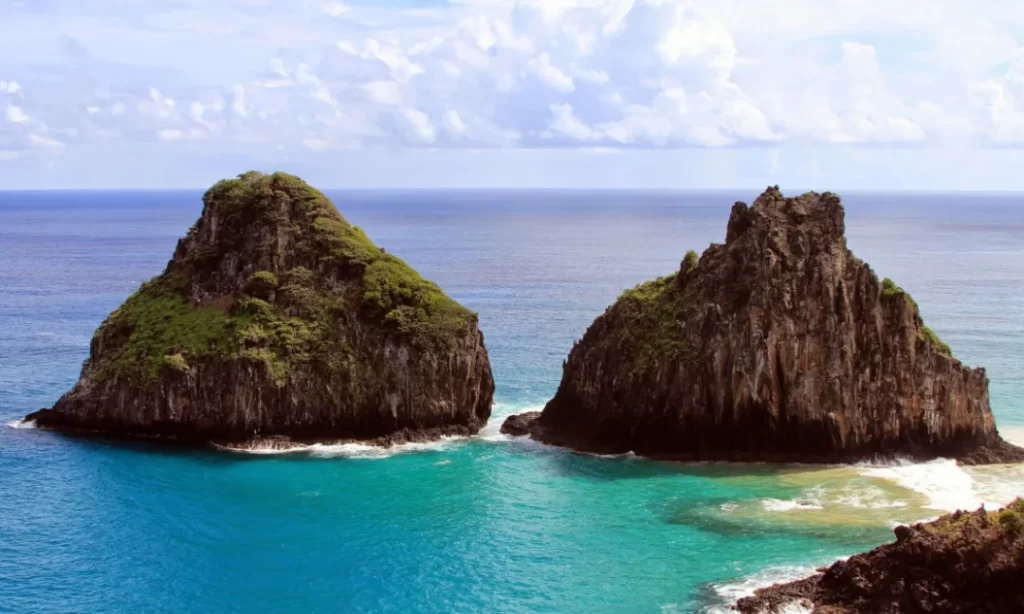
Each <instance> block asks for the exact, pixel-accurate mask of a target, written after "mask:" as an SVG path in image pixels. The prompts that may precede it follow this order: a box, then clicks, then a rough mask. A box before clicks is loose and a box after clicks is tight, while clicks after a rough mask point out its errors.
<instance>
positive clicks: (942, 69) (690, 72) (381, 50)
mask: <svg viewBox="0 0 1024 614" xmlns="http://www.w3.org/2000/svg"><path fill="white" fill-rule="evenodd" d="M183 6H184V8H181V9H180V10H178V11H176V12H175V16H174V18H173V19H172V18H171V17H170V16H169V15H166V14H164V13H163V12H159V11H149V10H146V9H140V11H141V12H142V13H144V14H145V15H146V16H147V19H148V20H149V21H150V22H151V23H152V24H159V25H160V27H161V28H166V30H161V29H153V30H152V31H151V32H150V31H149V30H147V32H148V34H147V36H150V37H152V40H150V39H148V38H147V39H146V40H145V41H141V42H140V40H139V38H138V36H137V34H138V33H137V32H129V33H121V32H118V31H114V30H104V31H103V32H104V35H105V36H109V37H111V45H114V44H117V45H120V46H121V47H125V46H127V45H128V44H129V43H130V44H133V45H135V44H137V45H139V46H140V47H139V49H140V53H139V62H150V63H151V64H152V66H149V67H147V68H151V70H146V71H145V72H143V73H142V74H144V75H145V77H142V78H145V79H146V81H144V82H142V83H141V84H140V83H139V78H140V77H139V73H138V72H132V70H129V69H126V68H124V67H111V66H109V65H106V64H103V63H100V62H97V61H94V60H92V59H90V58H91V54H89V53H87V52H86V53H81V54H78V55H77V56H76V58H75V60H74V61H75V64H74V66H73V67H69V68H67V69H66V70H67V75H66V82H67V83H66V84H65V85H66V87H64V88H56V87H53V84H52V83H51V82H50V81H52V80H53V78H52V77H50V76H48V77H46V79H44V78H42V77H33V76H32V74H33V73H32V72H31V71H26V70H20V71H17V72H15V73H13V74H15V75H17V77H18V79H19V81H18V82H15V81H12V80H6V81H0V112H2V113H3V115H2V116H0V119H5V120H6V121H5V122H0V126H2V128H0V148H2V149H3V150H5V151H8V150H9V151H20V149H21V148H29V147H30V146H31V142H30V141H31V139H30V136H29V135H31V134H36V135H41V136H46V135H49V136H48V137H47V138H54V139H59V140H60V141H62V142H66V143H67V147H69V148H73V147H76V146H78V145H79V144H87V143H89V142H93V141H96V142H98V141H103V142H107V141H114V140H120V141H124V142H129V143H130V142H133V141H140V142H145V141H150V142H151V141H153V140H154V138H156V139H158V140H192V139H198V138H203V139H207V141H208V145H209V147H210V148H211V149H213V148H218V147H219V148H221V149H223V150H233V148H234V147H236V146H239V144H242V145H243V146H244V148H245V149H246V151H247V152H248V151H270V150H271V148H277V147H282V148H284V150H285V151H292V150H294V151H299V152H308V151H323V150H324V149H330V150H332V151H334V150H340V149H342V148H353V147H360V146H367V147H373V146H381V145H382V146H388V147H392V146H393V147H409V148H444V147H453V148H463V147H482V148H490V147H495V148H496V147H535V148H552V147H566V148H578V147H590V148H599V149H606V148H652V147H653V148H659V147H664V148H676V147H694V146H703V147H716V148H717V147H730V146H745V145H749V144H751V143H758V144H766V143H767V144H771V146H772V147H776V146H781V145H783V144H785V143H794V144H798V145H799V146H802V147H803V146H806V147H809V146H815V147H817V146H821V147H829V146H832V145H844V146H848V145H867V144H872V145H876V144H893V143H895V144H901V145H906V144H911V145H914V146H920V147H933V146H942V147H950V146H953V145H956V146H959V145H961V144H965V145H972V146H976V145H979V144H980V145H982V146H987V145H1000V146H1005V145H1008V144H1011V145H1017V144H1022V145H1024V69H1022V66H1024V46H1022V45H1021V44H1019V42H1018V41H1019V40H1020V36H1019V32H1022V31H1024V10H1020V8H1019V7H1018V5H1017V4H1015V3H1012V2H1010V1H1009V0H992V4H986V7H987V8H986V11H987V12H986V15H987V17H986V16H983V17H978V16H977V11H976V10H975V9H974V8H972V5H971V4H970V3H969V2H968V0H939V1H937V2H927V1H926V0H907V1H906V2H898V3H894V2H891V0H889V1H883V0H863V1H862V2H849V1H848V0H787V2H786V3H785V4H784V7H783V6H780V5H771V6H768V5H762V4H756V3H750V2H746V1H745V0H714V1H713V0H687V1H685V2H684V1H682V0H678V1H677V0H520V1H518V2H517V1H513V0H459V1H458V2H453V3H450V4H444V5H440V6H432V7H428V8H424V7H412V8H403V7H397V6H390V5H389V6H388V7H380V6H369V5H358V6H356V7H350V6H348V5H347V4H345V3H344V2H326V3H324V2H319V1H318V2H314V3H293V4H289V5H288V6H287V8H285V7H284V5H280V4H279V3H267V4H266V5H265V6H262V7H261V8H260V10H259V11H252V10H242V9H238V8H237V6H234V5H230V3H228V4H225V3H208V4H202V5H200V4H195V5H183ZM68 10H69V11H71V12H74V11H76V10H77V11H78V12H79V13H80V14H82V15H84V13H81V11H80V10H79V9H73V8H72V9H68ZM780 13H783V14H785V15H786V19H779V18H778V15H779V14H780ZM972 16H973V17H972ZM329 17H342V18H341V19H330V18H329ZM24 19H31V17H24ZM226 24H227V25H226ZM232 24H233V25H232ZM42 25H45V24H43V23H42V22H40V23H39V27H42ZM257 33H258V34H257ZM15 34H18V32H15ZM20 40H22V39H19V41H20ZM83 40H84V38H83ZM16 43H18V41H14V42H11V43H5V42H4V41H0V52H4V51H5V50H8V51H9V50H10V49H11V48H14V47H13V45H15V44H16ZM4 45H10V46H8V47H5V46H4ZM172 47H173V48H175V49H178V50H179V52H180V56H181V57H178V56H171V55H168V54H166V49H169V48H172ZM97 55H98V54H97ZM40 58H42V56H40ZM153 58H161V59H162V60H161V62H157V61H156V60H155V59H153ZM30 59H31V58H30ZM39 61H40V62H43V59H39ZM24 63H25V65H26V66H27V65H28V64H29V63H30V62H28V60H26V61H25V62H24ZM44 63H45V62H44ZM161 63H166V64H167V69H166V70H163V69H161V68H160V67H159V66H157V64H161ZM16 66H17V64H16ZM47 74H58V75H59V74H60V72H59V69H58V68H54V69H53V72H52V73H47ZM99 84H102V85H99ZM37 85H38V86H39V87H36V86H37ZM57 91H61V92H62V94H61V95H58V94H57V93H56V92H57ZM30 94H31V95H30ZM154 135H155V137H154ZM327 144H329V147H328V145H327ZM274 151H277V150H276V149H274ZM275 155H276V154H275Z"/></svg>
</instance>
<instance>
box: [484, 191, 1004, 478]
mask: <svg viewBox="0 0 1024 614" xmlns="http://www.w3.org/2000/svg"><path fill="white" fill-rule="evenodd" d="M844 223H845V222H844V212H843V207H842V205H841V204H840V201H839V198H838V197H837V196H835V195H834V194H831V193H825V194H817V193H813V192H812V193H808V194H804V195H803V196H800V197H799V198H784V197H783V196H782V194H781V193H780V192H779V190H778V188H777V187H775V188H769V189H768V190H767V191H766V192H765V193H764V194H763V195H761V196H760V197H759V198H758V199H757V200H756V201H755V202H754V204H753V206H751V207H748V206H747V205H745V204H743V203H737V204H736V205H735V206H734V207H733V209H732V214H731V216H730V219H729V224H728V229H727V232H726V239H725V244H724V245H721V244H715V245H711V246H710V247H709V248H708V249H707V250H705V252H704V253H703V255H701V256H699V257H698V255H697V254H696V253H695V252H690V253H688V254H687V255H686V257H685V259H684V260H683V262H682V264H681V266H680V269H679V270H678V271H677V272H676V273H674V274H672V275H669V276H668V277H663V278H661V279H657V280H655V281H652V282H648V283H645V284H641V285H640V286H637V287H636V288H633V289H632V290H628V291H626V292H625V293H623V295H622V296H621V297H620V298H619V300H618V301H616V303H615V304H614V305H612V306H611V307H609V308H608V310H607V311H606V312H605V313H604V314H603V315H601V316H600V317H598V318H597V320H595V321H594V323H593V324H592V325H591V327H590V328H589V329H588V330H587V332H586V334H585V335H584V336H583V339H582V340H580V341H579V342H577V343H576V344H575V345H574V347H573V349H572V351H571V353H570V354H569V358H568V360H567V361H566V363H565V366H564V372H563V376H562V381H561V384H560V385H559V388H558V392H557V393H556V395H555V397H554V398H553V399H552V400H551V401H550V402H549V403H548V404H547V406H546V407H545V408H544V411H543V412H542V413H541V414H540V415H523V416H516V417H513V418H512V419H510V420H509V421H508V422H506V424H505V425H504V430H505V432H508V433H513V434H530V435H532V436H533V437H534V438H536V439H539V440H541V441H545V442H548V443H552V444H556V445H564V446H568V447H572V448H576V449H580V450H587V451H596V452H609V453H616V452H625V451H629V450H632V451H635V452H636V453H638V454H643V455H648V456H658V457H671V458H678V459H683V460H733V461H803V462H839V461H851V460H858V459H863V458H870V457H875V456H894V455H901V456H908V457H916V458H929V457H935V456H953V457H957V458H961V459H963V460H965V461H968V462H999V461H1010V460H1024V450H1021V449H1019V448H1015V447H1013V446H1010V445H1009V444H1006V443H1004V442H1003V441H1002V440H1001V439H1000V438H999V435H998V434H997V432H996V427H995V422H994V420H993V417H992V413H991V411H990V409H989V398H988V379H987V377H986V375H985V371H984V370H983V369H970V368H968V367H965V366H963V365H962V364H961V363H960V361H958V360H957V359H955V358H954V357H953V356H952V355H951V354H950V349H949V347H948V346H947V345H945V344H944V343H942V342H941V341H940V340H939V338H938V337H937V336H936V335H935V333H934V332H932V331H931V330H930V329H929V328H927V327H926V326H924V324H923V322H922V321H921V316H920V314H919V313H918V308H917V305H916V303H914V301H913V300H912V299H911V298H910V295H909V294H907V293H906V292H904V291H903V290H902V289H900V288H899V287H898V286H897V285H896V284H895V283H893V282H892V281H889V280H885V281H881V282H880V281H879V279H878V278H877V277H876V276H875V274H874V272H872V270H871V269H870V267H868V265H867V264H865V263H864V262H862V261H860V260H858V259H857V258H856V257H855V256H854V255H853V254H852V253H851V252H850V250H849V249H847V246H846V239H845V237H844Z"/></svg>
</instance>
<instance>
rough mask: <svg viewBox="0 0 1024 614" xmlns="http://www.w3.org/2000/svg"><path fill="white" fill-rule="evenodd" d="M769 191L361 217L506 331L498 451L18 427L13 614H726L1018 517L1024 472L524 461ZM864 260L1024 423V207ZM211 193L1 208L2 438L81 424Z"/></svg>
mask: <svg viewBox="0 0 1024 614" xmlns="http://www.w3.org/2000/svg"><path fill="white" fill-rule="evenodd" d="M755 195H756V194H754V193H745V192H743V193H741V192H737V193H735V194H730V193H649V192H603V193H582V192H454V193H445V192H425V193H421V192H412V193H410V192H397V193H386V192H341V193H332V194H331V196H332V197H333V198H334V199H335V202H336V203H338V204H339V207H340V208H341V209H342V211H343V212H344V213H345V214H346V215H347V217H349V219H351V220H352V221H353V222H354V223H356V224H358V225H360V226H362V227H363V228H365V229H366V230H367V232H368V233H369V234H370V236H371V237H373V238H374V240H375V241H377V242H378V243H379V244H381V245H383V246H386V247H387V248H388V249H389V251H391V252H393V253H397V254H399V255H401V256H402V257H404V258H406V259H407V260H408V261H409V262H410V263H411V264H413V265H414V266H416V267H417V268H418V269H419V270H420V271H421V272H423V273H424V274H425V275H426V276H428V277H431V278H433V279H435V280H437V281H438V282H439V283H440V284H441V285H442V286H443V287H444V288H445V289H446V290H447V291H448V292H449V293H450V294H452V295H453V296H454V297H456V298H457V299H459V300H460V301H462V302H464V303H465V304H467V305H468V306H470V307H471V308H473V309H474V310H476V311H478V312H479V313H480V318H481V323H482V326H483V328H484V332H485V335H486V341H487V345H488V349H489V350H490V352H491V357H492V362H493V364H494V371H495V378H496V380H497V384H498V390H497V406H496V408H495V419H494V420H492V423H491V425H490V426H489V428H488V429H487V430H486V431H485V432H484V433H483V434H482V436H481V437H479V438H475V439H473V440H469V441H445V442H439V443H437V444H430V445H424V446H412V447H408V448H404V449H401V450H392V451H387V452H383V451H380V450H375V449H372V448H366V447H362V446H337V447H316V448H313V449H311V450H310V451H308V452H306V453H303V454H295V455H262V456H259V455H241V454H232V453H220V452H214V451H182V450H178V449H168V448H160V447H154V446H148V445H137V444H136V445H122V444H116V445H115V444H113V443H110V442H105V441H98V440H77V439H69V438H66V437H63V436H60V435H57V434H53V433H47V432H42V431H37V430H29V429H15V428H3V427H2V426H0V611H2V612H7V611H9V612H40V613H50V612H52V613H57V612H62V613H63V612H119V613H120V612H125V613H127V612H132V613H134V612H169V613H172V612H174V613H176V612H247V613H251V612H707V611H715V610H717V609H719V608H721V607H724V606H726V605H727V603H728V602H729V601H730V599H733V598H735V596H737V595H739V594H741V593H743V592H744V591H749V590H750V588H751V587H752V586H754V585H755V584H757V583H759V582H765V581H770V580H772V579H776V578H783V577H787V576H791V575H794V574H799V573H801V572H806V571H808V570H809V569H811V568H812V567H813V566H815V565H820V564H824V563H827V562H830V561H831V560H833V559H835V558H837V557H840V556H845V555H848V554H851V553H854V552H857V551H859V550H863V549H865V548H868V547H871V546H874V545H877V544H878V543H881V542H883V541H885V540H887V539H889V537H890V535H891V532H890V527H891V525H892V523H893V522H896V521H909V520H915V519H920V518H926V517H930V516H934V515H937V514H939V513H941V512H942V511H943V510H945V509H950V508H953V507H957V506H968V505H976V504H979V503H980V502H983V501H984V502H989V503H999V502H1002V501H1005V500H1007V499H1008V498H1009V497H1012V496H1013V495H1014V494H1018V493H1019V491H1021V490H1024V489H1022V487H1021V484H1024V467H1002V468H988V469H972V470H963V469H961V468H958V467H956V466H955V465H954V464H953V463H950V462H946V461H935V462H933V463H926V464H921V465H904V466H892V467H833V468H814V467H770V466H724V465H679V464H668V463H658V462H652V461H646V460H641V459H636V458H633V457H630V456H624V457H616V458H598V457H590V456H581V455H575V454H570V453H566V452H564V451H559V450H554V449H551V448H547V447H544V446H540V445H538V444H534V443H531V442H528V441H521V440H508V439H507V438H504V437H502V436H500V435H498V434H497V425H498V423H499V422H500V418H501V417H502V416H504V415H507V414H509V413H512V412H513V411H518V410H522V409H523V408H528V407H536V406H539V405H542V404H543V403H544V401H545V400H546V399H547V398H548V397H549V396H550V395H551V394H552V393H553V391H554V389H555V387H556V386H557V383H558V378H559V376H560V369H561V361H562V359H563V358H564V357H565V355H566V353H567V352H568V350H569V348H570V347H571V345H572V342H573V340H574V339H576V338H578V337H579V336H580V335H581V334H582V333H583V331H584V330H585V329H586V326H587V325H588V324H589V323H590V321H591V320H592V319H593V318H594V317H595V316H596V315H597V314H599V313H600V312H601V311H602V310H603V309H604V307H605V306H606V305H607V304H608V303H609V302H610V301H612V300H613V299H614V298H615V297H616V296H617V295H618V294H619V293H620V292H621V291H622V289H624V288H626V287H628V286H631V285H634V284H635V283H637V282H639V281H642V280H644V279H648V278H651V277H653V276H655V275H661V274H665V273H668V272H670V271H672V270H673V269H675V268H676V267H677V266H678V261H679V259H680V258H681V256H682V254H683V253H685V251H686V250H687V249H691V248H695V249H698V250H700V249H703V247H705V246H706V245H707V244H708V243H709V242H712V241H721V240H722V238H723V237H724V232H725V223H726V220H727V217H728V210H729V207H730V206H731V203H732V202H733V201H734V200H737V199H741V200H748V201H749V200H750V199H751V198H753V197H754V196H755ZM845 202H846V203H847V211H848V215H847V217H848V235H849V240H850V244H851V247H852V248H853V249H854V250H855V251H856V252H857V254H858V255H859V256H861V257H862V258H865V259H866V260H868V261H869V262H871V263H872V264H873V266H874V268H875V270H876V271H877V272H878V273H879V274H880V275H884V276H889V277H892V278H893V279H895V280H896V281H897V282H898V283H900V284H901V285H902V286H904V287H905V288H907V289H908V290H909V291H910V292H912V293H913V295H914V297H915V298H916V299H917V301H918V302H919V303H920V304H921V308H922V312H923V315H924V317H925V319H926V321H927V322H928V323H929V324H930V325H931V326H932V327H933V328H934V329H935V330H936V331H937V332H938V333H939V334H940V335H941V336H942V337H943V338H944V339H945V340H946V341H948V342H949V343H950V344H951V345H952V346H953V348H954V351H955V352H956V353H957V355H958V356H960V357H962V358H964V359H965V360H967V361H968V362H971V363H974V364H983V365H986V366H987V367H988V369H989V375H990V377H991V378H992V400H993V406H994V410H995V412H996V415H997V418H998V420H999V423H1000V424H1001V425H1003V426H1004V429H1005V430H1007V432H1008V433H1011V434H1013V435H1014V436H1017V435H1018V433H1019V432H1020V431H1019V430H1018V429H1020V428H1021V427H1022V426H1024V257H1022V256H1024V247H1022V246H1024V206H1021V205H1022V203H1021V198H1019V197H1016V196H999V195H918V196H914V197H907V196H893V195H884V194H852V195H849V196H848V197H847V198H846V199H845ZM199 209H200V202H199V194H198V193H193V192H148V193H130V192H120V193H2V192H0V425H2V424H7V423H8V422H12V421H13V420H15V419H16V418H18V417H20V416H21V415H24V414H25V413H27V412H29V411H32V410H34V409H38V408H40V407H43V406H48V405H50V404H52V402H53V401H54V400H56V398H57V397H58V396H59V395H60V394H61V393H62V392H63V391H64V390H66V389H67V388H68V387H70V386H71V385H72V384H73V382H74V380H75V379H76V377H77V374H78V369H79V368H80V365H81V361H82V360H83V358H84V357H85V356H86V354H87V350H88V343H89V339H90V337H91V334H92V331H93V329H94V328H95V327H96V325H97V324H98V323H99V322H100V321H101V320H102V319H103V317H104V316H105V315H106V314H107V313H108V312H109V311H110V310H112V309H113V308H115V307H116V306H117V305H118V304H119V303H120V302H121V301H122V300H123V299H124V298H125V297H126V296H127V295H128V294H129V293H130V292H131V291H132V289H134V288H135V287H137V285H138V284H139V283H140V282H141V281H143V280H145V279H146V278H148V277H150V276H152V275H153V274H156V273H157V272H159V270H161V269H162V267H163V266H164V264H165V263H166V260H167V259H168V258H169V256H170V253H171V251H172V250H173V246H174V243H175V241H176V239H177V237H178V236H179V235H181V234H183V233H184V231H185V230H186V229H187V228H188V226H189V225H190V224H191V222H192V221H193V220H194V219H195V217H196V216H197V215H198V213H199Z"/></svg>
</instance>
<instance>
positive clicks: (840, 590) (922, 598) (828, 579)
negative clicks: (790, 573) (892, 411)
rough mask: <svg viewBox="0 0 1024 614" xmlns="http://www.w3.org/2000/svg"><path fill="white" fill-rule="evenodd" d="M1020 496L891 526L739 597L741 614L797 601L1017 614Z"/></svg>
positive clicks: (844, 613)
mask: <svg viewBox="0 0 1024 614" xmlns="http://www.w3.org/2000/svg"><path fill="white" fill-rule="evenodd" d="M1021 514H1024V501H1022V500H1017V501H1016V502H1015V503H1013V504H1012V505H1010V506H1009V507H1007V508H1005V509H1003V510H1001V511H999V512H986V511H985V509H984V508H982V509H979V510H978V511H975V512H970V513H968V512H956V513H955V514H951V515H948V516H943V517H942V518H940V519H938V520H936V521H935V522H930V523H928V524H917V525H915V526H913V527H905V526H901V527H897V528H896V542H895V543H892V544H887V545H885V546H881V547H879V548H876V549H875V550H872V551H871V552H868V553H867V554H860V555H857V556H854V557H852V558H850V559H849V560H846V561H840V562H838V563H836V564H834V565H832V566H831V567H829V568H828V569H825V570H823V571H822V572H821V573H818V574H816V575H814V576H812V577H810V578H807V579H804V580H798V581H796V582H791V583H789V584H780V585H776V586H771V587H768V588H765V589H762V590H759V591H757V593H756V594H755V595H754V596H753V597H747V598H744V599H741V600H740V602H739V603H738V604H737V605H736V609H737V610H739V611H740V612H743V613H744V614H774V613H780V612H786V611H792V610H789V609H787V606H790V605H791V604H794V603H798V604H801V605H802V606H804V607H805V608H810V609H811V610H812V612H813V613H814V614H862V613H865V612H871V613H872V614H918V613H920V612H929V613H930V614H981V613H984V614H1019V613H1020V612H1024V583H1022V582H1021V579H1022V578H1024V520H1022V518H1021Z"/></svg>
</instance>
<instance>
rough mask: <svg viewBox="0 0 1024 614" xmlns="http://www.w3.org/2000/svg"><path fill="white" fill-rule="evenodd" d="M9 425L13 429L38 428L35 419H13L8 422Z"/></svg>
mask: <svg viewBox="0 0 1024 614" xmlns="http://www.w3.org/2000/svg"><path fill="white" fill-rule="evenodd" d="M7 426H9V427H11V428H12V429H34V428H36V421H35V420H11V421H10V422H8V423H7Z"/></svg>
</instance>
